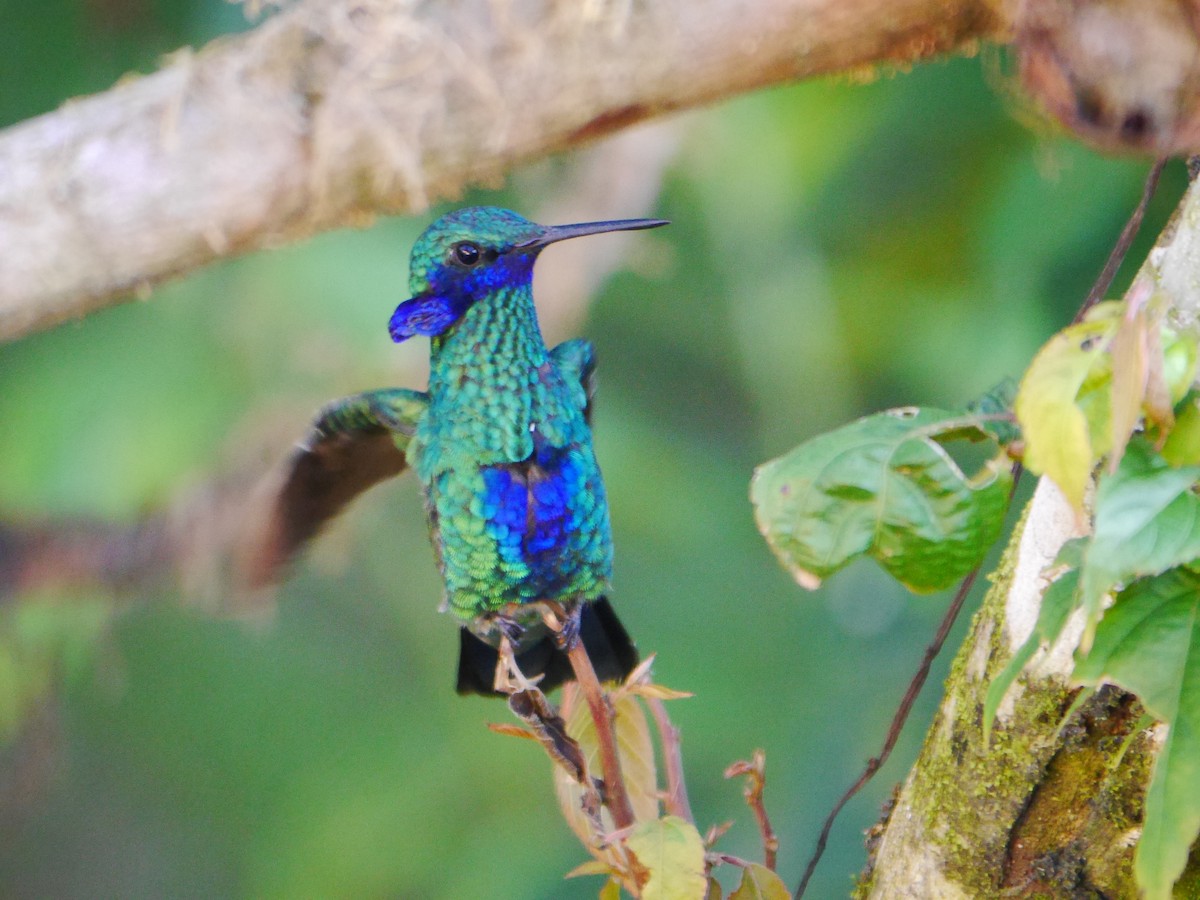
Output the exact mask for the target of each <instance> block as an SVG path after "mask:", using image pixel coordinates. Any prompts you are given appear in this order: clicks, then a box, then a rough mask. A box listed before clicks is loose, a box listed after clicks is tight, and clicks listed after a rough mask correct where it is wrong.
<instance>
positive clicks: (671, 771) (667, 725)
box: [643, 697, 696, 824]
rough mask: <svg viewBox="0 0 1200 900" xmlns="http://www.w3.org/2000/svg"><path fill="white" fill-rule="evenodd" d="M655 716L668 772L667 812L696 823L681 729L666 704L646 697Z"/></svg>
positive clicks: (655, 698) (665, 801) (651, 712)
mask: <svg viewBox="0 0 1200 900" xmlns="http://www.w3.org/2000/svg"><path fill="white" fill-rule="evenodd" d="M643 699H644V700H645V701H646V705H647V706H648V707H650V715H652V716H654V724H655V725H656V726H657V727H658V734H659V737H660V738H661V740H662V752H663V765H664V767H665V768H666V770H667V794H666V796H665V797H664V798H663V802H664V803H665V804H666V807H667V812H669V813H670V814H671V815H673V816H679V818H681V819H683V820H685V821H687V822H692V823H693V824H694V823H695V821H696V820H695V819H693V818H692V805H691V803H689V802H688V793H687V785H686V784H685V783H684V780H683V752H682V748H681V745H680V742H679V729H678V728H676V727H675V726H674V725H673V724H672V723H671V719H670V717H669V716H668V715H667V707H666V704H665V703H663V702H662V700H660V699H658V698H657V697H644V698H643Z"/></svg>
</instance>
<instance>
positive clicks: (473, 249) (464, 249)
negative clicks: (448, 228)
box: [450, 241, 483, 266]
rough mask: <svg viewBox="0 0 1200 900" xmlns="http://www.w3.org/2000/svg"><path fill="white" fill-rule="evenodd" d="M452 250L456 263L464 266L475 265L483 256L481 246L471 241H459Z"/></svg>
mask: <svg viewBox="0 0 1200 900" xmlns="http://www.w3.org/2000/svg"><path fill="white" fill-rule="evenodd" d="M450 250H451V252H452V253H453V254H454V261H455V262H457V263H458V264H459V265H462V266H473V265H475V264H476V263H477V262H479V260H480V257H481V256H482V255H483V254H482V253H480V250H479V245H478V244H474V243H472V242H471V241H459V242H458V243H457V244H455V245H454V246H453V247H451V248H450Z"/></svg>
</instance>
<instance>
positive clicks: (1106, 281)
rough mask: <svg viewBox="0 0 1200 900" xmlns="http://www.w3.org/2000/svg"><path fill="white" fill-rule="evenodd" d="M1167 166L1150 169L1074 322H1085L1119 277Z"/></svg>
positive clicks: (1162, 163) (1160, 162)
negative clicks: (1130, 211) (1119, 272)
mask: <svg viewBox="0 0 1200 900" xmlns="http://www.w3.org/2000/svg"><path fill="white" fill-rule="evenodd" d="M1166 164H1167V160H1166V159H1160V160H1157V161H1156V162H1155V163H1154V165H1153V166H1151V167H1150V171H1149V173H1147V175H1146V182H1145V184H1143V185H1142V198H1141V200H1139V201H1138V205H1137V206H1136V207H1134V209H1133V212H1132V213H1131V214H1130V216H1129V220H1128V221H1127V222H1126V223H1125V227H1124V228H1122V229H1121V234H1120V235H1119V236H1118V237H1117V242H1116V243H1115V244H1113V248H1112V251H1111V252H1110V253H1109V254H1108V259H1107V260H1105V262H1104V268H1103V269H1101V270H1100V274H1099V276H1097V278H1096V281H1095V283H1094V284H1093V285H1092V289H1091V290H1090V291H1088V295H1087V297H1086V298H1084V301H1083V305H1082V306H1081V307H1079V312H1077V313H1075V318H1074V319H1073V320H1072V321H1073V322H1081V321H1083V317H1084V316H1085V315H1087V312H1088V310H1089V309H1091V308H1092V307H1093V306H1095V305H1096V304H1097V303H1099V302H1100V301H1101V300H1102V299H1103V298H1104V295H1105V294H1107V293H1108V289H1109V288H1110V287H1112V283H1113V279H1114V278H1116V277H1117V271H1118V270H1119V269H1120V268H1121V263H1122V262H1124V261H1125V255H1126V254H1127V253H1128V252H1129V247H1130V245H1131V244H1133V239H1134V238H1135V237H1137V233H1138V230H1139V229H1140V228H1141V227H1142V219H1144V218H1145V217H1146V209H1147V208H1148V207H1149V206H1150V200H1151V199H1152V198H1153V197H1154V191H1155V189H1156V188H1157V187H1158V179H1159V176H1161V175H1162V170H1163V166H1165V165H1166Z"/></svg>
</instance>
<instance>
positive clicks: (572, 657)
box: [545, 602, 634, 831]
mask: <svg viewBox="0 0 1200 900" xmlns="http://www.w3.org/2000/svg"><path fill="white" fill-rule="evenodd" d="M545 605H546V607H547V611H546V614H545V620H546V624H547V625H549V626H550V628H551V629H552V630H553V631H555V632H556V633H557V634H560V635H562V634H563V633H564V632H567V633H568V635H569V636H568V637H567V639H566V641H565V643H566V644H567V646H566V651H567V659H568V660H569V661H570V663H571V668H572V669H573V670H574V671H575V680H576V681H577V682H579V689H580V690H581V691H582V692H583V696H584V698H585V699H586V700H587V705H588V711H589V712H590V713H591V714H592V721H593V722H594V723H595V725H596V743H597V744H598V745H599V748H600V768H601V770H602V771H603V772H604V804H605V805H606V806H607V807H608V809H609V811H610V812H611V813H612V817H613V825H614V826H615V827H616V829H617V830H618V831H619V830H620V829H622V828H628V827H629V826H631V825H632V824H633V821H634V819H633V807H632V806H631V805H630V803H629V794H628V793H627V792H626V790H625V779H624V778H622V777H621V758H620V757H619V756H617V741H616V736H615V735H614V734H613V725H612V711H611V710H610V708H609V706H608V701H607V700H606V699H605V697H604V690H603V689H602V688H601V687H600V679H598V678H597V677H596V670H595V669H594V668H593V667H592V661H591V659H590V658H589V657H588V654H587V649H586V648H585V647H584V646H583V641H582V640H580V639H579V635H578V624H579V622H578V617H579V610H578V609H576V610H574V611H573V612H572V613H570V614H564V613H563V610H562V607H561V606H559V605H558V604H554V605H553V606H551V604H550V603H549V602H546V604H545ZM572 617H573V618H574V625H572V623H571V618H572Z"/></svg>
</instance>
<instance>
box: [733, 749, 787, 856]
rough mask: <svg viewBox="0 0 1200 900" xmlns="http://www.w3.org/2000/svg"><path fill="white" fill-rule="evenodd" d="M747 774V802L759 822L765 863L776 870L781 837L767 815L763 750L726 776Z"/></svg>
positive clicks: (736, 766)
mask: <svg viewBox="0 0 1200 900" xmlns="http://www.w3.org/2000/svg"><path fill="white" fill-rule="evenodd" d="M739 775H745V776H746V790H745V791H744V794H745V797H746V804H747V805H748V806H749V807H750V810H751V812H753V813H754V819H755V821H757V822H758V831H759V834H761V835H762V845H763V865H765V866H766V867H767V868H768V869H770V870H771V871H772V872H774V871H775V857H776V854H778V853H779V837H778V836H777V835H776V834H775V829H773V828H772V827H771V820H770V819H769V818H768V817H767V808H766V806H765V805H764V804H763V789H764V788H766V786H767V756H766V754H765V753H763V752H762V750H755V751H754V755H753V756H751V758H750V762H746V761H744V760H742V761H739V762H735V763H734V764H733V765H731V766H730V767H729V768H727V769H726V770H725V777H726V778H736V777H737V776H739Z"/></svg>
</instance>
